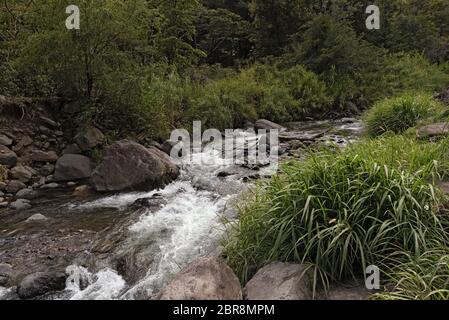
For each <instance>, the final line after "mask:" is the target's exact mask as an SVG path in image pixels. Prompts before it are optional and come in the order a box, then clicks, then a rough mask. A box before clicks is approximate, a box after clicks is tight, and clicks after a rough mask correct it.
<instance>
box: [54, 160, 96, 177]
mask: <svg viewBox="0 0 449 320" xmlns="http://www.w3.org/2000/svg"><path fill="white" fill-rule="evenodd" d="M91 175H92V165H91V161H90V159H89V158H88V157H85V156H82V155H79V154H65V155H63V156H62V157H61V158H59V159H58V161H57V162H56V167H55V181H73V180H81V179H86V178H90V176H91Z"/></svg>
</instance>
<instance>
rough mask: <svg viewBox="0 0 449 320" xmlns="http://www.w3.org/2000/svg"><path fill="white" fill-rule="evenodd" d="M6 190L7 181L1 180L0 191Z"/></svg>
mask: <svg viewBox="0 0 449 320" xmlns="http://www.w3.org/2000/svg"><path fill="white" fill-rule="evenodd" d="M5 190H6V183H5V182H2V181H0V191H5Z"/></svg>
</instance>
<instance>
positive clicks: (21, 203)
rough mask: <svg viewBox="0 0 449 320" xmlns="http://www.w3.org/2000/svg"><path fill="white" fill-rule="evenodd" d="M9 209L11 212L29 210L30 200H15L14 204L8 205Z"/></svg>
mask: <svg viewBox="0 0 449 320" xmlns="http://www.w3.org/2000/svg"><path fill="white" fill-rule="evenodd" d="M9 207H10V208H11V209H13V210H18V211H20V210H26V209H30V208H31V203H30V200H26V199H17V200H16V201H14V202H11V203H10V204H9Z"/></svg>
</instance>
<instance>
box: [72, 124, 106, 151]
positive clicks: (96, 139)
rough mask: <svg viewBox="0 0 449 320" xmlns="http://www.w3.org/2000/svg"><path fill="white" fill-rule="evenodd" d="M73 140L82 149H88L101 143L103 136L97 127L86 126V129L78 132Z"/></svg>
mask: <svg viewBox="0 0 449 320" xmlns="http://www.w3.org/2000/svg"><path fill="white" fill-rule="evenodd" d="M74 140H75V142H76V144H77V145H78V146H79V147H80V149H81V150H82V151H89V150H92V149H93V148H94V147H96V146H98V145H101V144H103V142H104V141H105V136H104V134H103V133H102V132H101V131H100V130H98V129H97V128H95V127H88V128H87V129H86V130H84V131H82V132H80V133H78V134H77V135H76V136H75V139H74Z"/></svg>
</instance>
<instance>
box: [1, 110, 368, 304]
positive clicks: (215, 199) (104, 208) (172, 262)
mask: <svg viewBox="0 0 449 320" xmlns="http://www.w3.org/2000/svg"><path fill="white" fill-rule="evenodd" d="M287 127H288V128H289V132H288V134H287V135H284V139H283V140H284V142H282V146H283V147H285V148H286V149H291V144H292V142H293V141H308V140H310V141H315V142H316V143H337V144H340V145H343V146H344V145H346V144H347V143H350V142H351V141H353V140H355V139H357V136H358V135H359V133H360V132H361V130H362V124H361V122H360V121H358V120H355V119H344V120H341V121H338V122H330V121H321V122H313V123H311V122H307V123H304V122H303V123H291V124H287ZM281 141H282V139H281ZM287 154H289V156H292V155H294V154H295V153H294V152H287ZM287 157H288V156H287ZM206 163H207V164H206ZM211 163H212V164H211ZM181 168H182V170H181V175H180V177H179V178H178V179H177V180H176V181H175V182H173V183H171V184H169V185H167V186H166V187H165V188H163V189H161V190H154V191H151V192H140V193H137V192H134V193H123V194H117V195H110V196H106V197H102V198H91V199H87V200H84V201H74V200H73V199H72V198H70V197H65V196H63V195H61V196H52V197H50V198H49V199H47V200H45V201H42V202H40V203H37V204H36V205H35V206H34V208H33V209H32V210H30V211H29V212H28V211H27V212H24V213H21V215H17V214H16V215H12V214H8V213H4V216H2V215H1V213H0V219H3V221H6V223H5V225H4V226H2V230H0V249H2V250H3V252H6V253H5V254H3V256H2V254H1V253H0V262H2V260H5V261H6V262H8V263H10V264H12V265H22V266H24V270H23V271H21V272H22V273H23V274H21V276H22V277H23V275H25V272H30V271H34V272H35V271H42V270H52V269H57V268H61V267H64V268H65V269H66V272H67V273H68V274H69V278H68V280H67V287H66V289H65V290H64V291H63V292H59V293H57V294H52V295H48V296H46V297H45V299H76V300H79V299H151V298H157V295H158V293H159V292H160V289H161V288H162V287H163V286H164V285H165V284H166V283H167V281H169V280H170V279H171V278H172V277H173V276H174V275H175V274H176V273H177V272H179V271H180V270H181V269H182V268H183V267H185V266H186V265H187V264H189V263H190V262H192V261H193V260H195V259H197V258H198V257H201V256H205V255H211V254H215V255H218V254H220V239H222V237H223V236H224V234H225V221H229V220H233V219H237V213H236V208H235V203H236V200H237V199H238V196H239V195H241V194H242V193H243V192H245V190H248V188H250V187H251V184H252V183H251V181H252V180H251V179H254V177H256V178H264V177H268V176H270V175H272V174H273V173H275V170H276V167H274V166H267V167H262V168H257V171H254V168H253V169H248V168H243V167H242V166H238V165H234V164H233V163H232V162H231V161H227V160H224V159H222V158H221V153H219V152H217V151H216V150H215V149H214V145H213V144H210V145H209V146H207V147H206V148H205V150H204V151H203V152H202V153H200V154H196V155H194V157H193V159H192V160H191V161H189V162H184V163H183V164H182V165H181ZM223 173H225V174H223ZM138 199H150V200H149V201H150V204H151V205H150V207H143V208H142V207H139V208H136V207H135V206H134V205H133V204H134V203H135V201H136V200H138ZM36 212H40V213H44V214H45V215H46V216H48V217H50V220H49V221H47V222H46V223H45V225H30V224H29V223H25V222H24V220H25V218H26V217H29V216H30V215H31V214H33V213H36ZM61 247H62V249H61ZM61 250H62V254H60V253H59V252H60V251H61ZM64 250H66V251H64ZM13 292H14V290H13V289H6V288H1V287H0V299H1V298H2V297H3V298H15V296H14V294H13Z"/></svg>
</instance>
